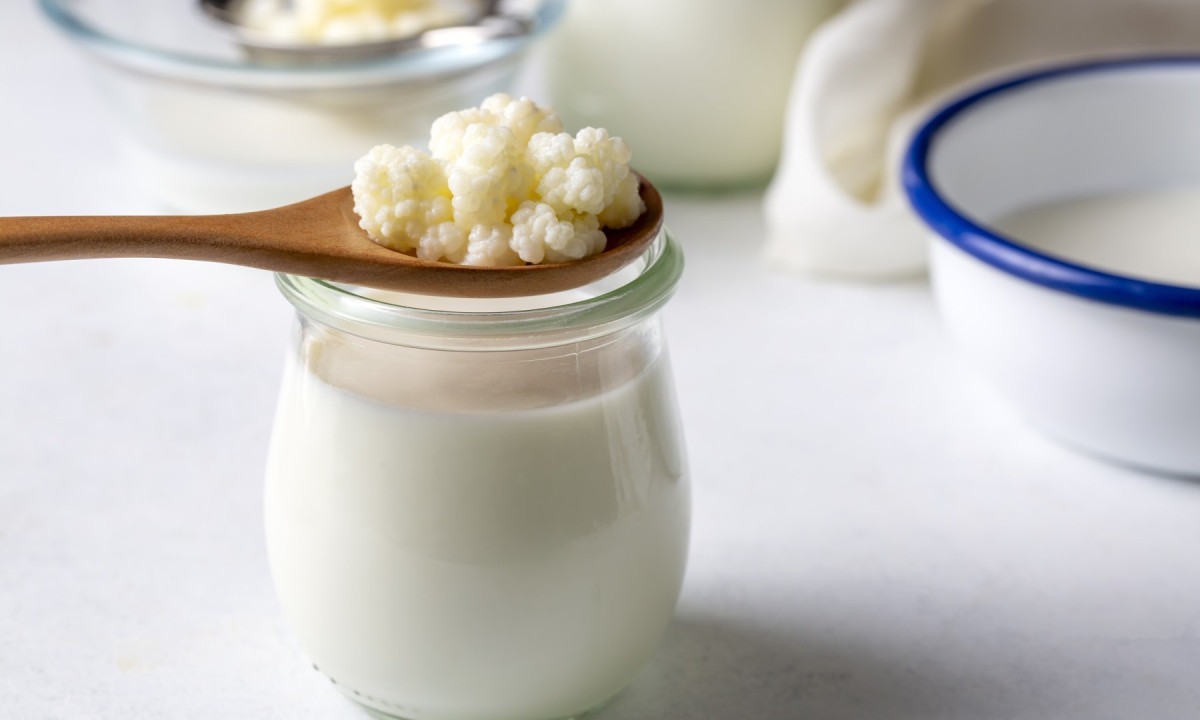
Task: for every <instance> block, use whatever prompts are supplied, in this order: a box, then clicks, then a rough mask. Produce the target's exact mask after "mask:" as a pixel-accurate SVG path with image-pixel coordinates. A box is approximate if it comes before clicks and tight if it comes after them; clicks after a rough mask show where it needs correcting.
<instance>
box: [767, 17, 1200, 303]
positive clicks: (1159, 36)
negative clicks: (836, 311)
mask: <svg viewBox="0 0 1200 720" xmlns="http://www.w3.org/2000/svg"><path fill="white" fill-rule="evenodd" d="M1189 51H1190V52H1195V51H1200V0H857V1H856V2H854V3H852V4H851V5H850V6H848V7H847V8H846V9H844V10H843V11H842V12H841V13H840V14H839V15H837V16H835V17H834V18H833V19H831V20H830V21H829V22H828V23H826V24H825V25H824V26H823V27H821V28H820V29H819V30H818V31H817V32H816V33H814V35H813V36H812V38H811V40H810V41H809V44H808V46H807V47H806V49H805V51H804V53H803V54H802V56H801V58H800V62H799V66H798V68H797V71H796V77H795V80H794V83H793V88H792V95H791V98H790V104H789V108H788V118H787V122H786V125H785V129H784V148H783V154H782V157H781V160H780V165H779V169H778V171H777V172H776V175H775V178H774V180H773V181H772V182H771V187H770V188H769V190H768V192H767V196H766V201H765V210H766V218H767V228H768V238H767V251H768V254H769V256H770V257H771V258H772V259H773V260H774V261H776V262H778V263H780V264H782V265H786V266H790V267H795V268H800V269H805V270H809V271H812V272H816V273H821V274H827V275H835V276H843V277H852V278H859V279H864V280H884V279H890V278H898V277H904V276H911V275H915V274H917V273H920V272H922V271H923V270H924V268H925V251H926V240H925V237H926V235H925V230H924V229H923V228H922V227H921V226H920V224H919V221H918V220H917V219H916V218H915V217H914V216H913V215H912V214H911V212H910V211H909V208H908V204H907V202H906V200H905V199H904V197H903V193H902V191H901V189H900V186H899V163H900V158H901V156H902V154H903V152H904V150H905V146H906V144H907V142H908V139H909V137H910V135H911V133H912V131H913V129H914V127H915V126H916V125H917V124H918V123H919V122H920V120H921V119H922V118H923V117H924V116H925V115H926V114H927V113H928V111H929V110H930V109H931V107H932V106H933V105H936V104H937V102H938V101H939V100H944V99H945V98H946V97H947V96H948V95H951V94H957V93H958V92H961V91H963V90H964V89H965V88H966V87H967V86H970V85H972V84H975V83H980V82H984V81H986V80H988V79H994V78H995V76H997V75H1002V74H1008V73H1012V72H1015V71H1018V70H1021V69H1026V68H1028V67H1030V66H1034V65H1039V64H1047V63H1056V62H1064V61H1069V60H1078V59H1084V58H1092V57H1110V56H1118V55H1125V54H1136V53H1145V52H1189Z"/></svg>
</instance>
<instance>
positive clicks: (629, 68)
mask: <svg viewBox="0 0 1200 720" xmlns="http://www.w3.org/2000/svg"><path fill="white" fill-rule="evenodd" d="M843 2H844V0H742V1H740V2H731V1H730V0H705V1H704V2H697V1H696V0H655V2H646V0H572V1H571V2H570V3H568V4H567V7H566V12H565V17H564V18H563V20H562V23H561V26H560V27H559V28H557V29H556V30H555V31H554V32H553V33H551V34H550V35H549V36H548V38H547V43H546V50H545V54H546V62H545V63H544V66H545V75H546V82H547V88H548V91H549V100H550V103H551V104H552V105H554V107H555V108H557V109H558V111H559V114H560V115H562V118H563V121H564V122H565V123H566V124H567V126H568V127H569V128H579V127H585V126H589V125H591V126H594V127H603V128H608V129H609V130H610V131H612V132H613V134H615V135H620V136H621V137H623V138H624V139H625V140H626V141H628V142H629V144H630V145H631V146H632V147H635V148H637V152H636V154H635V155H634V159H633V162H634V165H636V166H637V168H638V171H639V172H641V173H642V174H644V175H645V176H646V177H648V178H649V179H650V180H651V181H653V182H654V183H655V184H656V185H659V186H660V187H671V188H684V189H689V188H690V189H723V188H736V187H742V186H751V185H762V184H765V183H766V182H767V180H768V179H770V177H771V173H772V172H773V171H774V168H775V165H776V164H777V163H778V161H779V152H780V148H781V146H782V139H783V120H784V113H785V109H786V107H787V101H788V94H789V91H790V89H791V80H792V76H793V74H794V72H795V69H796V63H797V62H798V61H799V59H800V51H801V49H802V48H803V46H804V43H805V41H806V40H807V39H808V36H809V33H810V32H812V30H813V29H814V28H815V27H817V25H819V24H820V23H821V22H823V21H824V20H825V19H826V18H827V17H829V16H830V15H832V14H833V13H834V12H835V11H836V10H837V9H838V8H840V7H841V5H842V4H843Z"/></svg>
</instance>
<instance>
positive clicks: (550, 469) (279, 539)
mask: <svg viewBox="0 0 1200 720" xmlns="http://www.w3.org/2000/svg"><path fill="white" fill-rule="evenodd" d="M682 266H683V260H682V255H681V253H680V250H679V248H678V246H677V245H676V244H675V242H674V241H673V240H672V239H671V238H670V237H669V235H667V234H666V233H665V232H664V233H662V234H661V235H660V236H659V237H658V238H657V239H656V240H655V242H654V243H653V244H652V245H651V247H650V248H649V249H648V250H647V251H646V253H645V254H644V255H643V256H642V257H641V258H639V259H638V260H637V261H636V262H635V263H634V264H632V265H631V266H629V267H627V268H625V269H624V270H622V271H619V272H618V273H615V274H614V275H612V276H609V277H607V278H605V279H603V280H601V281H599V282H597V283H594V284H593V285H590V286H587V287H585V288H582V289H579V290H575V291H571V292H569V293H559V294H555V295H547V296H540V297H527V298H517V299H512V300H486V301H483V300H464V299H449V298H431V297H421V296H399V295H397V294H395V293H385V292H381V291H369V290H366V289H363V288H350V287H345V286H340V285H336V284H331V283H326V282H324V281H319V280H312V279H308V278H301V277H294V276H288V275H281V276H279V279H278V280H279V286H280V288H281V289H282V291H283V293H284V295H285V296H286V297H287V298H288V300H290V301H291V302H292V303H293V304H294V305H295V306H296V308H297V310H298V314H299V330H298V332H297V333H296V336H295V342H294V346H293V348H292V352H291V353H290V357H289V360H288V363H287V367H286V370H285V374H284V381H283V389H282V394H281V398H280V402H279V409H278V413H277V416H276V421H275V430H274V435H273V438H272V442H271V452H270V459H269V462H268V469H267V483H266V528H267V547H268V553H269V557H270V563H271V569H272V574H273V577H274V581H275V586H276V588H277V591H278V594H279V598H280V601H281V603H282V606H283V610H284V614H285V616H286V617H287V619H288V621H289V623H290V624H291V626H292V627H293V629H294V630H295V632H296V634H297V636H298V637H299V640H300V643H301V645H302V646H303V647H304V649H305V650H306V652H307V653H308V655H309V656H310V657H311V659H312V660H313V662H314V664H315V665H316V667H317V668H318V669H319V670H320V671H321V672H322V673H324V674H325V675H327V676H328V677H329V678H330V679H331V680H333V681H334V683H336V685H337V687H338V688H339V689H341V690H342V691H343V692H344V693H346V694H347V695H349V696H350V697H351V698H353V699H354V700H356V701H358V702H360V703H362V704H363V705H366V706H368V707H370V708H373V709H375V710H377V711H380V712H383V713H385V714H388V715H393V716H399V717H404V718H413V719H416V720H425V719H433V720H437V719H440V718H454V719H455V720H470V719H473V718H477V719H479V720H490V719H494V718H526V719H528V720H541V719H545V720H549V719H551V718H564V717H571V716H574V715H576V714H579V713H581V712H584V711H586V710H588V709H590V708H592V707H595V706H597V705H598V704H600V703H602V702H604V701H605V700H606V699H608V698H609V697H611V696H612V695H614V694H615V693H616V692H618V691H619V690H620V689H621V688H622V687H623V686H624V685H625V684H626V683H628V682H629V680H630V679H631V678H632V676H633V674H634V673H635V672H636V670H637V669H638V668H639V667H640V666H641V665H642V664H643V663H644V662H645V661H646V660H647V659H648V658H649V656H650V654H651V653H652V652H653V650H654V648H655V647H656V646H657V645H658V643H659V641H660V640H661V637H662V635H663V633H664V631H665V629H666V627H667V625H668V623H669V622H670V618H671V616H672V613H673V612H674V607H675V602H676V600H677V597H678V594H679V589H680V584H681V582H682V578H683V573H684V566H685V561H686V554H687V543H688V523H689V512H690V511H689V489H688V480H687V474H686V463H685V457H684V451H683V441H682V437H681V433H680V427H679V420H678V415H677V409H676V403H675V397H674V391H673V389H672V379H671V372H670V368H669V365H668V360H667V353H666V347H665V344H664V340H663V331H662V326H661V322H660V317H659V310H660V308H661V307H662V306H663V304H664V303H665V302H666V301H667V299H668V298H669V296H670V295H671V293H672V292H673V290H674V288H675V285H676V283H677V281H678V279H679V275H680V272H681V270H682Z"/></svg>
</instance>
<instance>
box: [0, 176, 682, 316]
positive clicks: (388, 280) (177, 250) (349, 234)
mask: <svg viewBox="0 0 1200 720" xmlns="http://www.w3.org/2000/svg"><path fill="white" fill-rule="evenodd" d="M639 192H640V194H641V196H642V200H643V201H644V202H645V203H646V211H645V212H644V213H642V215H641V217H639V218H638V219H637V221H636V222H635V223H634V224H633V225H631V226H630V227H628V228H625V229H623V230H608V231H606V233H605V234H606V235H607V237H608V243H607V245H606V246H605V248H604V252H602V253H600V254H598V255H593V256H592V257H589V258H584V259H583V260H576V261H573V262H563V263H545V264H542V265H520V266H514V267H475V266H469V265H455V264H452V263H443V262H432V261H429V260H422V259H420V258H416V257H413V256H411V255H406V254H404V253H400V252H396V251H394V250H389V249H387V248H385V247H383V246H381V245H378V244H376V243H375V242H373V241H372V240H371V239H370V238H369V237H367V234H366V232H365V231H363V230H362V229H361V228H360V227H359V226H358V215H357V214H355V212H354V198H353V196H352V195H351V193H350V188H348V187H346V188H342V189H341V190H334V191H333V192H330V193H326V194H324V195H320V196H318V197H315V198H312V199H309V200H305V201H303V202H299V203H296V204H294V205H286V206H284V207H281V208H275V209H273V210H262V211H258V212H251V213H239V214H235V215H143V216H108V217H67V216H64V217H15V218H0V264H6V263H20V262H40V261H45V260H80V259H87V258H120V257H125V258H133V257H154V258H177V259H183V260H206V261H210V262H221V263H230V264H234V265H246V266H249V267H255V268H261V269H263V270H274V271H277V272H285V273H290V274H293V275H305V276H308V277H316V278H322V279H325V280H332V281H335V282H341V283H347V284H352V285H365V286H369V287H374V288H380V289H383V290H399V291H403V292H409V293H417V294H421V295H443V296H447V297H475V298H489V297H496V298H498V297H520V296H525V295H543V294H546V293H552V292H560V291H563V290H570V289H572V288H576V287H581V286H583V285H587V284H588V283H591V282H594V281H596V280H599V279H600V278H603V277H605V276H607V275H610V274H612V273H614V272H616V271H617V270H620V269H621V268H623V267H625V266H626V265H628V264H629V263H631V262H633V261H634V260H635V259H637V258H638V257H639V256H641V254H642V253H643V252H644V251H645V250H646V247H647V246H648V245H649V244H650V243H651V242H652V241H653V240H654V238H655V237H657V236H658V234H659V231H660V230H661V229H662V222H663V203H662V196H661V195H660V194H659V193H658V190H656V189H655V188H654V186H653V185H651V184H650V183H649V182H647V181H646V179H645V178H641V185H640V187H639Z"/></svg>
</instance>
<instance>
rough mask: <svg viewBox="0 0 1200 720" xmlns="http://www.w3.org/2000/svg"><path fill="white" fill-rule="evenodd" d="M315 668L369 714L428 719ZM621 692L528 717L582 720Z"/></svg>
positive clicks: (382, 719)
mask: <svg viewBox="0 0 1200 720" xmlns="http://www.w3.org/2000/svg"><path fill="white" fill-rule="evenodd" d="M313 669H315V670H316V671H317V672H319V673H321V675H322V676H324V677H325V678H326V679H327V680H329V682H330V683H332V684H333V686H334V687H336V688H337V689H338V690H339V691H340V692H341V693H342V694H343V695H345V696H346V697H347V698H349V699H350V700H353V701H354V702H355V703H356V704H358V705H360V706H362V708H363V709H364V710H366V711H367V714H368V715H370V716H371V717H373V718H375V719H376V720H426V716H425V714H424V713H421V712H419V711H415V710H413V709H411V708H406V707H404V706H403V705H399V704H396V703H391V702H388V701H387V700H383V699H382V698H377V697H373V696H371V695H367V694H366V693H362V692H359V691H358V690H355V689H354V688H352V687H350V686H348V685H345V684H343V683H340V682H338V681H337V680H336V679H335V678H333V677H332V676H330V675H328V674H326V673H325V672H324V671H323V670H321V668H319V667H317V666H316V665H314V666H313ZM622 689H623V688H622ZM620 694H621V690H618V691H617V692H615V693H613V694H612V695H610V696H608V697H607V698H605V699H603V700H601V701H600V702H598V703H596V704H595V705H593V706H591V707H589V708H588V709H586V710H583V711H581V712H577V713H574V714H571V715H566V716H557V717H551V718H528V720H582V718H585V717H587V716H590V715H592V714H594V713H597V712H599V711H600V710H602V709H604V708H605V707H606V706H607V705H608V704H609V703H610V702H612V701H613V699H614V698H616V697H617V695H620ZM523 720H524V719H523Z"/></svg>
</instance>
